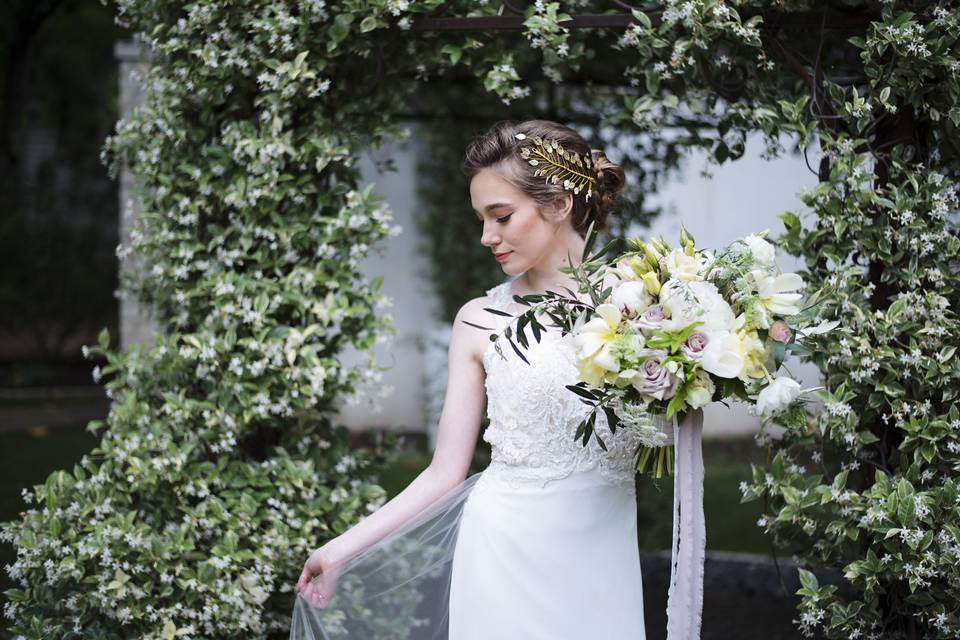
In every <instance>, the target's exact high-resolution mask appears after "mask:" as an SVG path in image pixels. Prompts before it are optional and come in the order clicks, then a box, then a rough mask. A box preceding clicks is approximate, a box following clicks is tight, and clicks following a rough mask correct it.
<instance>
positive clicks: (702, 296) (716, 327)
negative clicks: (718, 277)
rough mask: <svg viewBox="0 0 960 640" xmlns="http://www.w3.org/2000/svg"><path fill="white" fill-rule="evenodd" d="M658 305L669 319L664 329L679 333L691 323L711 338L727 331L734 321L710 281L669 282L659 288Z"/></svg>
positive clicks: (721, 297)
mask: <svg viewBox="0 0 960 640" xmlns="http://www.w3.org/2000/svg"><path fill="white" fill-rule="evenodd" d="M660 304H661V305H662V306H663V309H664V311H665V312H666V313H667V314H668V315H669V316H670V318H669V320H666V321H664V323H663V328H664V329H666V330H668V331H679V330H681V329H684V328H686V327H688V326H689V325H691V324H692V323H694V322H698V321H699V322H702V323H703V325H701V326H700V327H699V329H700V331H703V332H704V333H706V334H707V335H708V336H710V337H711V338H712V335H711V334H712V333H714V332H716V331H730V330H732V328H733V325H734V323H735V322H736V319H737V318H736V316H735V315H734V314H733V309H731V308H730V305H729V304H727V301H726V300H724V299H723V296H721V295H720V292H719V291H718V290H717V287H716V285H714V284H713V283H712V282H686V283H684V282H678V281H676V280H668V281H667V282H666V283H664V285H663V287H661V289H660Z"/></svg>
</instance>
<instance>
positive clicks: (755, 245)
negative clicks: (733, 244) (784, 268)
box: [743, 233, 776, 267]
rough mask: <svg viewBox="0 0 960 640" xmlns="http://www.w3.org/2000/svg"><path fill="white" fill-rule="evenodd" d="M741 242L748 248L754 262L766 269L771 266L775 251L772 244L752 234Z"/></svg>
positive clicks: (774, 258)
mask: <svg viewBox="0 0 960 640" xmlns="http://www.w3.org/2000/svg"><path fill="white" fill-rule="evenodd" d="M743 242H744V244H746V245H747V247H749V248H750V253H751V254H752V255H753V259H754V260H756V261H757V262H759V263H760V264H762V265H765V266H767V267H772V266H773V264H774V261H775V260H776V250H775V249H774V248H773V245H772V244H770V243H769V242H767V241H766V240H764V239H763V238H761V237H760V236H757V235H754V234H752V233H751V234H750V235H748V236H747V237H746V238H744V239H743Z"/></svg>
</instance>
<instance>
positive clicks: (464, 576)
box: [290, 281, 645, 640]
mask: <svg viewBox="0 0 960 640" xmlns="http://www.w3.org/2000/svg"><path fill="white" fill-rule="evenodd" d="M487 293H488V295H489V296H490V299H491V300H492V303H491V304H490V305H489V306H491V307H493V308H496V309H499V310H503V311H507V312H509V313H512V314H516V313H519V312H522V311H523V310H525V309H526V307H524V306H522V305H520V304H518V303H516V302H515V301H513V300H512V294H511V281H507V282H504V283H502V284H500V285H498V286H496V287H494V288H492V289H490V290H489V291H488V292H487ZM490 316H491V321H490V322H488V323H486V324H487V326H491V325H493V326H495V327H496V329H497V331H500V330H502V329H503V328H504V326H505V323H506V322H513V323H515V320H511V319H509V318H505V317H503V316H498V315H494V314H490ZM514 326H515V324H514ZM527 336H528V337H529V338H530V340H529V342H530V348H529V349H523V348H522V347H521V348H520V349H521V352H522V353H523V354H524V356H525V357H526V358H527V360H528V361H529V364H527V363H525V362H523V361H522V360H521V359H520V358H519V357H518V356H517V355H516V353H514V352H513V350H512V349H511V348H510V346H509V345H508V344H503V345H502V351H503V355H504V356H505V357H501V356H500V354H498V353H497V352H496V351H495V349H494V345H493V343H491V344H490V346H489V347H488V348H487V350H486V352H485V353H484V355H483V364H484V368H485V370H486V374H487V376H486V389H487V416H488V417H489V420H490V424H489V426H488V427H487V429H486V431H485V432H484V434H483V439H484V440H485V441H487V442H489V443H490V445H491V453H492V456H491V462H490V464H489V465H488V467H487V468H486V469H485V470H484V471H483V472H481V473H476V474H474V475H472V476H470V477H469V478H467V479H466V480H465V481H464V482H463V483H461V484H460V485H459V486H458V487H456V488H455V489H453V490H452V491H450V492H449V493H447V495H445V496H444V497H443V498H442V499H440V500H438V501H437V503H436V504H434V505H432V506H431V507H430V508H429V509H427V510H426V511H424V512H423V513H422V514H419V515H418V516H417V517H416V518H414V519H413V520H412V521H411V522H409V523H407V524H406V525H404V526H403V527H402V528H401V529H399V530H397V531H395V532H394V533H392V534H391V535H389V536H388V537H387V538H385V539H384V540H382V541H381V542H379V543H377V544H376V545H374V547H372V548H370V549H368V550H366V551H364V552H363V553H362V554H360V555H359V556H357V557H355V558H354V559H353V560H351V561H349V562H348V563H347V564H346V565H345V566H344V568H343V570H342V572H341V573H340V576H339V581H338V583H337V589H336V592H335V594H334V596H333V599H332V600H331V601H330V602H329V604H328V605H327V606H325V607H323V608H315V607H311V606H310V605H309V604H308V603H307V602H306V601H305V600H304V599H303V598H299V597H298V598H297V602H296V606H295V611H294V618H293V624H292V630H291V635H290V637H291V639H292V640H312V639H319V638H323V639H324V640H331V639H333V638H350V639H357V640H360V639H363V640H368V639H373V638H384V639H387V638H391V639H393V638H398V639H399V638H405V639H409V640H414V639H415V640H428V639H429V640H481V639H482V640H500V639H503V640H513V639H517V640H519V639H523V640H565V639H569V640H587V639H590V640H594V639H597V640H643V639H644V638H645V630H644V617H643V586H642V581H641V571H640V555H639V549H638V545H637V519H636V515H637V513H636V493H635V487H634V470H633V453H634V450H635V448H636V446H637V441H636V440H635V437H634V436H632V434H629V433H628V432H626V431H625V430H622V429H621V430H618V431H617V433H616V435H615V436H613V435H611V434H610V431H609V427H608V425H607V422H606V419H605V417H604V416H603V414H602V413H601V414H600V415H599V416H598V419H597V424H596V432H597V433H598V434H599V435H600V437H601V438H602V439H603V441H604V443H605V444H606V446H607V451H604V450H603V449H602V448H601V447H600V445H599V444H598V443H597V442H596V440H595V439H591V441H590V443H589V445H588V446H587V447H584V446H583V445H582V444H581V442H579V441H575V440H574V434H575V433H576V430H577V426H578V425H579V423H580V422H581V421H582V420H583V418H584V417H586V415H587V413H588V412H589V408H588V407H587V406H586V405H584V404H583V403H582V402H581V401H580V400H579V398H578V396H576V395H575V394H574V393H572V392H571V391H569V390H568V389H566V388H565V385H568V384H574V383H576V382H577V369H576V361H575V354H574V346H573V339H572V336H570V335H567V336H563V337H561V335H560V332H559V330H558V329H556V328H553V327H551V328H550V330H549V331H548V332H547V333H546V334H545V335H541V340H540V342H539V343H538V342H537V341H536V340H535V339H534V338H533V337H532V333H531V332H530V330H529V329H527Z"/></svg>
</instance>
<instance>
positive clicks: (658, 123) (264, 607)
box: [4, 0, 960, 638]
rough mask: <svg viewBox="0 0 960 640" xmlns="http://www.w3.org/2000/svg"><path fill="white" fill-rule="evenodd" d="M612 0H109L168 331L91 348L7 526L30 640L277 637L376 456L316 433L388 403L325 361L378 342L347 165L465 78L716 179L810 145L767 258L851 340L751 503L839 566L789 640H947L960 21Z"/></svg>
mask: <svg viewBox="0 0 960 640" xmlns="http://www.w3.org/2000/svg"><path fill="white" fill-rule="evenodd" d="M613 4H614V5H615V7H613V8H614V12H613V13H610V9H611V5H610V4H608V3H599V2H597V3H592V2H589V1H581V2H572V3H569V5H565V6H566V8H567V9H569V10H571V11H572V12H573V15H568V14H565V13H563V12H562V11H561V9H560V6H559V4H558V3H547V2H537V3H535V4H534V5H532V6H528V7H525V8H524V9H523V13H522V15H520V14H519V13H518V11H517V10H514V9H513V8H512V5H511V3H504V4H503V9H502V10H501V9H500V7H494V6H492V5H490V3H485V4H480V3H476V2H467V1H463V2H454V1H450V2H441V1H440V0H422V1H417V0H411V1H409V2H401V1H399V0H369V1H365V0H348V1H346V2H338V3H337V6H336V8H335V9H334V8H332V7H328V6H327V4H326V3H325V2H324V1H323V0H298V1H296V2H277V1H276V0H211V1H209V2H204V3H193V4H186V5H184V4H183V3H181V2H179V1H173V0H146V1H145V0H118V2H117V8H118V20H119V21H121V22H122V23H123V24H125V25H129V26H131V27H133V28H134V29H136V30H137V31H139V32H141V33H142V34H144V40H145V42H146V43H147V45H148V46H149V47H150V48H151V50H152V53H153V64H152V66H151V68H150V70H149V72H148V74H147V77H146V101H145V103H144V105H143V107H141V108H140V109H139V110H138V111H137V113H136V114H135V115H134V116H133V117H132V118H130V119H129V120H125V121H122V122H120V123H119V124H118V129H117V133H116V135H115V136H113V137H111V138H110V139H109V140H108V142H107V145H106V148H105V152H106V156H107V159H108V161H109V162H110V164H111V166H112V167H113V168H114V169H116V167H117V165H118V164H119V163H126V164H127V165H128V166H129V167H130V169H131V171H132V172H133V173H134V175H135V177H136V179H137V182H138V184H139V188H140V197H141V201H142V203H143V214H142V218H141V221H142V224H141V226H140V228H139V229H138V230H137V231H136V232H135V233H134V234H133V241H132V246H131V247H130V249H132V250H133V251H134V252H136V253H137V254H138V256H140V257H141V258H142V259H143V261H144V262H145V264H146V265H147V270H146V272H145V274H144V276H143V277H131V278H128V279H127V281H126V283H125V284H126V286H127V287H128V288H129V289H130V290H131V291H132V292H134V293H136V294H137V295H139V296H140V297H141V298H142V299H143V300H144V301H145V302H146V303H148V304H150V305H151V306H152V308H153V309H154V311H155V316H156V318H157V321H158V326H159V329H160V331H159V333H158V335H157V340H156V344H155V345H153V346H151V347H149V348H137V347H135V348H132V349H130V350H128V351H126V352H117V351H114V350H111V349H110V345H109V336H107V335H105V334H104V335H103V336H102V340H101V344H100V345H99V346H96V347H94V348H92V349H91V350H90V353H91V354H92V355H94V356H98V357H103V358H105V365H104V366H103V368H102V369H98V372H99V373H102V374H103V375H105V376H109V377H110V378H109V381H108V382H107V383H106V385H107V389H108V393H109V394H110V395H111V398H112V399H113V400H114V403H113V406H112V409H111V412H110V415H109V417H108V418H107V420H106V421H104V422H103V423H93V424H91V428H92V429H94V430H99V431H102V440H101V443H100V446H98V447H97V448H96V449H95V450H94V451H93V452H91V453H90V454H89V455H88V456H85V457H84V459H83V461H82V462H81V464H79V465H77V466H76V467H75V468H74V469H73V470H70V471H61V472H56V473H54V474H52V475H51V476H50V478H49V480H48V481H47V482H46V483H45V484H44V485H38V486H37V487H35V488H34V490H33V491H32V492H29V495H28V498H30V499H31V500H33V499H35V500H37V501H38V502H39V503H40V504H41V505H42V506H40V505H38V506H36V507H35V508H31V509H29V510H27V511H26V512H25V513H24V516H23V518H22V520H20V521H17V522H13V523H9V524H6V525H5V526H4V531H5V535H6V536H7V537H8V538H9V539H10V540H12V541H13V542H14V543H15V544H16V545H17V547H18V550H20V555H19V556H18V560H17V562H16V563H15V564H14V565H13V566H12V567H11V570H10V573H11V576H12V577H14V578H15V579H17V580H19V581H20V582H21V584H22V585H23V586H22V588H20V589H17V590H15V591H14V592H12V594H11V596H10V597H11V606H10V607H9V608H8V615H9V616H10V618H12V620H13V629H14V631H15V633H18V634H20V635H23V636H25V637H28V638H41V637H43V638H48V637H71V636H72V635H77V634H86V635H96V636H97V637H103V638H125V637H129V636H131V635H140V636H141V637H144V638H174V637H177V636H178V635H179V636H184V635H189V636H197V637H199V636H203V637H244V638H247V637H251V635H256V636H257V637H284V635H285V633H284V630H285V626H286V624H287V622H288V620H289V612H290V605H291V597H290V587H291V586H292V579H293V578H294V577H295V576H296V574H297V572H298V569H299V567H300V565H301V563H302V562H303V559H304V558H305V557H306V556H307V554H308V553H309V551H310V550H311V549H312V548H314V547H315V546H317V545H318V544H320V543H321V542H323V541H324V540H326V539H328V538H330V537H332V536H334V535H336V534H338V533H339V532H341V531H343V530H344V529H346V528H347V527H349V526H350V525H351V524H352V523H354V522H356V520H357V519H358V518H360V517H362V516H363V515H364V514H365V513H366V512H367V511H368V509H372V508H375V507H376V506H377V504H379V503H380V502H381V501H382V499H383V491H382V489H381V488H380V487H379V486H378V485H377V484H376V482H375V480H376V471H377V467H378V465H379V464H380V463H382V462H383V458H384V457H385V456H387V455H388V454H389V449H390V446H389V443H387V445H385V446H384V447H383V448H382V449H380V450H378V451H375V452H374V453H373V454H369V453H367V452H358V451H353V450H350V448H349V447H348V445H347V441H346V437H345V433H344V430H343V429H342V428H338V427H337V426H336V425H333V424H331V420H330V416H331V415H332V412H333V410H334V409H335V407H336V404H337V402H339V401H341V400H342V399H343V397H344V396H346V395H349V394H352V393H355V392H356V390H357V388H358V386H359V385H362V384H364V383H368V384H369V383H371V382H375V380H373V379H370V378H365V374H364V370H361V369H357V368H353V369H346V368H343V367H342V366H341V364H340V361H339V359H338V354H340V353H341V352H342V350H343V349H345V348H346V347H348V346H353V347H356V348H358V349H360V350H364V351H368V350H369V349H370V348H371V347H372V345H373V344H374V343H375V341H376V340H377V338H378V336H381V335H384V334H385V333H387V332H388V331H389V323H388V322H386V321H384V319H383V318H381V317H379V316H378V315H377V313H376V311H377V308H378V307H379V303H380V302H381V301H382V296H381V295H380V294H379V292H378V282H376V281H374V282H368V281H366V280H365V279H364V278H363V277H362V275H361V274H360V272H359V270H358V261H359V259H361V258H362V257H363V256H364V255H365V254H366V253H367V252H368V250H369V248H370V247H371V246H372V245H374V244H375V243H377V242H379V241H381V240H383V239H385V238H387V237H389V236H390V234H391V228H390V224H389V223H390V213H389V209H388V208H387V207H386V206H385V204H384V203H383V202H382V201H381V199H379V198H378V197H377V196H376V195H375V194H374V193H373V191H372V189H370V188H367V189H363V190H360V189H359V186H358V185H359V177H360V176H359V172H358V170H357V168H356V157H357V154H358V153H359V151H360V150H361V149H363V148H365V147H367V146H370V145H373V146H376V145H378V144H379V143H380V142H382V141H383V140H385V139H387V138H390V137H399V136H402V135H403V133H402V132H401V131H400V130H399V127H397V126H396V124H395V123H394V122H393V121H392V120H391V114H394V113H397V112H399V111H401V110H402V109H403V107H404V105H405V104H406V103H407V102H408V101H409V100H410V99H411V96H412V95H413V94H414V93H415V91H416V90H417V87H418V86H419V83H420V82H422V81H426V80H430V79H434V80H436V79H442V78H443V77H444V76H445V75H448V74H451V73H452V72H453V71H454V70H459V69H463V70H466V71H469V72H470V73H472V74H474V75H475V76H476V77H477V78H478V80H479V81H481V82H482V84H483V86H484V88H485V90H486V91H488V92H489V93H490V94H492V95H495V96H498V97H499V98H500V100H501V101H502V102H504V103H508V104H509V103H513V102H518V103H519V102H522V101H523V100H525V99H526V98H528V97H530V96H531V93H532V91H531V88H530V86H528V85H527V84H525V81H524V78H533V77H536V78H543V82H544V83H547V84H548V85H549V84H551V83H562V82H567V81H574V82H583V83H587V84H589V85H590V86H591V87H592V90H591V92H590V101H591V103H592V104H593V106H594V108H595V110H596V111H597V112H599V113H602V114H604V118H603V120H602V124H604V125H608V126H613V127H623V128H628V129H639V130H643V131H647V132H653V133H654V134H656V133H657V132H659V131H661V130H664V129H667V128H669V129H671V130H674V131H678V132H680V133H679V134H678V135H677V136H676V137H675V139H674V140H673V144H674V145H675V147H674V148H676V147H680V148H683V147H701V148H706V149H708V150H709V151H710V153H711V154H712V156H713V157H714V158H715V159H716V160H717V161H718V162H725V161H728V160H732V159H735V158H737V157H739V156H740V155H741V154H742V153H743V150H744V143H745V139H746V136H747V135H748V134H749V133H751V132H758V133H760V134H762V135H763V137H764V140H765V142H766V145H767V150H768V152H769V153H771V154H777V153H780V152H782V151H783V148H782V146H781V140H783V139H784V138H786V139H789V140H790V141H791V143H795V144H796V145H797V146H798V147H800V148H802V149H803V150H804V151H805V152H806V150H807V149H808V148H809V147H810V146H811V144H812V143H813V142H814V141H819V145H820V148H819V150H818V153H819V154H820V157H819V159H815V160H812V161H811V166H815V167H816V171H817V173H818V175H819V177H820V180H821V182H820V184H819V185H818V186H817V187H816V188H815V189H814V190H812V191H811V192H810V193H806V194H804V195H803V196H802V203H803V205H804V206H805V207H806V208H807V209H808V211H809V213H810V214H812V215H811V216H810V220H811V222H810V224H807V225H804V224H801V219H800V216H799V215H797V214H795V213H786V214H784V215H783V220H784V223H785V226H786V234H785V235H784V237H783V242H784V244H785V245H786V246H787V247H788V248H789V249H790V250H792V251H794V252H796V253H798V254H802V255H803V256H804V257H805V258H806V259H807V274H806V277H807V280H808V282H809V283H810V286H811V288H813V289H819V290H821V293H820V295H819V296H818V299H819V304H818V305H817V306H816V307H815V308H813V309H810V310H808V311H807V313H810V314H812V315H814V316H816V317H817V318H819V319H823V320H833V319H836V320H839V321H840V322H841V328H840V329H838V330H835V331H834V332H832V333H827V334H823V335H817V336H810V337H808V338H807V339H806V340H805V341H804V343H805V346H806V348H807V349H808V350H809V351H810V353H809V357H811V358H812V359H813V360H814V361H815V362H817V363H818V365H820V367H821V369H822V370H823V372H824V378H825V383H826V389H825V391H824V392H823V398H824V400H825V403H826V410H825V411H824V412H822V413H821V414H818V415H817V416H815V417H813V418H812V419H808V417H807V416H806V414H805V413H803V412H802V411H797V412H795V414H794V416H793V418H792V419H791V421H790V424H788V425H787V427H788V431H787V433H786V434H785V436H784V438H783V440H782V441H780V442H778V443H771V446H772V447H773V449H775V450H776V456H775V457H774V458H773V460H772V462H771V464H770V466H769V468H767V469H759V468H758V469H756V470H755V475H754V478H753V479H752V481H751V482H744V484H743V487H742V489H743V492H744V498H745V499H756V498H760V497H762V498H763V499H764V500H765V501H766V508H767V515H765V517H764V519H763V520H762V522H761V526H763V527H764V528H765V529H766V530H767V531H768V532H769V533H770V534H771V535H772V536H773V538H774V540H775V541H776V542H777V544H778V545H780V546H781V547H783V548H784V549H788V550H790V551H791V552H793V553H795V554H796V555H798V556H799V557H801V558H802V559H804V560H805V561H806V562H807V563H808V565H809V567H810V568H811V569H814V568H816V567H818V566H831V567H837V568H840V569H842V570H843V571H844V575H845V578H846V580H847V581H848V582H849V585H850V587H851V590H852V593H853V595H852V596H843V597H841V596H839V595H838V594H837V593H836V590H835V588H834V587H832V586H820V585H819V584H818V583H817V581H816V579H815V577H814V574H813V573H811V572H806V571H805V572H802V573H801V576H802V580H803V583H804V587H803V589H802V591H801V595H802V596H803V601H802V603H801V611H800V612H799V615H798V618H799V625H800V627H801V628H802V629H803V630H804V631H805V632H812V631H813V630H817V631H819V632H821V633H823V634H825V635H827V636H828V637H881V636H882V637H913V638H919V637H943V638H947V637H953V636H955V635H956V630H957V613H956V603H957V586H956V585H957V581H956V580H955V578H956V575H957V562H958V556H960V551H958V549H960V546H958V545H960V540H958V534H960V529H958V528H957V524H958V523H957V522H956V519H957V516H956V514H955V512H954V510H953V509H952V506H953V504H954V502H955V500H956V496H957V486H956V472H955V470H954V469H955V468H956V467H957V462H958V455H960V442H958V440H957V437H958V435H957V434H958V433H960V431H958V428H957V427H958V425H960V413H958V412H957V411H956V410H955V409H954V408H953V400H954V399H955V394H956V391H954V389H955V388H957V385H956V382H957V381H956V380H955V379H954V378H955V377H956V376H957V375H958V371H957V369H956V368H955V366H954V365H953V364H952V363H953V360H952V356H953V353H954V350H955V344H953V341H955V338H954V337H953V336H955V335H957V328H958V327H957V326H956V317H955V315H954V312H953V311H952V309H953V308H955V306H956V303H957V302H958V300H957V297H958V294H957V292H956V286H955V285H956V263H955V261H956V255H957V251H958V249H960V242H958V239H957V236H956V233H955V227H954V221H953V219H952V217H951V216H952V213H953V212H954V210H955V209H956V208H957V193H956V187H955V186H954V179H955V177H956V174H957V168H958V163H957V153H956V146H955V145H956V140H957V136H956V131H955V129H956V126H957V124H958V123H960V108H958V107H956V106H955V105H956V104H958V97H960V96H957V92H958V73H960V61H958V55H957V36H958V30H960V26H958V22H957V17H956V16H957V15H958V12H957V11H956V9H957V7H956V6H955V4H956V3H953V2H909V3H888V2H868V1H863V2H857V1H855V0H848V1H845V2H836V3H827V4H825V3H821V2H800V1H798V2H776V3H768V2H760V1H755V2H751V1H750V0H741V1H739V2H721V1H720V0H689V1H685V2H679V1H675V0H665V1H664V2H659V3H644V4H642V5H641V4H638V5H637V7H636V8H632V7H630V6H629V5H628V4H627V3H624V2H615V3H613ZM574 10H575V11H574ZM464 21H467V22H464ZM478 25H482V26H481V27H480V28H479V29H478ZM579 27H589V28H583V29H581V28H579ZM501 29H507V31H502V30H501ZM518 29H519V30H520V32H521V34H520V35H522V37H517V33H516V31H517V30H518ZM48 560H49V561H51V562H48Z"/></svg>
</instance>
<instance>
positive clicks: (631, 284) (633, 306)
mask: <svg viewBox="0 0 960 640" xmlns="http://www.w3.org/2000/svg"><path fill="white" fill-rule="evenodd" d="M652 301H653V299H652V298H651V297H650V294H649V293H647V289H646V287H645V286H644V284H643V282H641V281H639V280H630V281H628V282H622V283H620V284H618V285H617V286H615V287H614V288H613V291H612V292H611V294H610V304H612V305H613V306H615V307H616V308H617V309H619V310H620V313H622V314H623V315H624V316H626V317H627V318H635V317H636V316H637V314H639V313H643V311H645V310H646V308H647V307H649V306H650V303H651V302H652Z"/></svg>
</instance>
